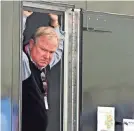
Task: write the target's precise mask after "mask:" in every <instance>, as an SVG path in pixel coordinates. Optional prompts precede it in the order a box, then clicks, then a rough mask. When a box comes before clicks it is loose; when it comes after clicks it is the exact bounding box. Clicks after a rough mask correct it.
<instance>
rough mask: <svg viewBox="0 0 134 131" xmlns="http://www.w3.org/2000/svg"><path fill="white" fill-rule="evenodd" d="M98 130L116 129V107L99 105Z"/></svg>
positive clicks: (113, 130) (109, 130) (112, 130)
mask: <svg viewBox="0 0 134 131" xmlns="http://www.w3.org/2000/svg"><path fill="white" fill-rule="evenodd" d="M97 131H115V108H114V107H98V110H97Z"/></svg>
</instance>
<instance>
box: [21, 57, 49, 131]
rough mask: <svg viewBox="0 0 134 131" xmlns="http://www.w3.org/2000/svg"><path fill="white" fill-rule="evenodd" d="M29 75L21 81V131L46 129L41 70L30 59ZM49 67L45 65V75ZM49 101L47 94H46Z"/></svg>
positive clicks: (46, 119) (43, 130)
mask: <svg viewBox="0 0 134 131" xmlns="http://www.w3.org/2000/svg"><path fill="white" fill-rule="evenodd" d="M29 63H30V69H31V75H30V77H29V78H28V79H26V80H24V81H23V83H22V131H46V127H47V124H48V118H47V111H46V109H45V104H44V89H43V84H42V81H41V76H40V74H41V71H40V70H39V69H38V68H37V67H36V66H35V65H34V64H33V63H32V62H31V61H30V59H29ZM49 72H50V69H49V66H48V67H47V74H46V75H47V77H49V74H50V73H49ZM48 101H49V96H48Z"/></svg>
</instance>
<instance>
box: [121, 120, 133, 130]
mask: <svg viewBox="0 0 134 131" xmlns="http://www.w3.org/2000/svg"><path fill="white" fill-rule="evenodd" d="M123 129H124V131H134V119H123Z"/></svg>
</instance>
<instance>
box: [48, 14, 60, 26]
mask: <svg viewBox="0 0 134 131" xmlns="http://www.w3.org/2000/svg"><path fill="white" fill-rule="evenodd" d="M49 16H50V18H51V26H53V27H54V28H55V27H58V26H59V23H58V15H55V14H51V13H50V14H49Z"/></svg>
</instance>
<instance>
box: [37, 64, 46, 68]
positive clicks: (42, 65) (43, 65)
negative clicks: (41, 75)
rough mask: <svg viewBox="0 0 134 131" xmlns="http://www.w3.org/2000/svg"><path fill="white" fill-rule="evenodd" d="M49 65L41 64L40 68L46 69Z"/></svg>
mask: <svg viewBox="0 0 134 131" xmlns="http://www.w3.org/2000/svg"><path fill="white" fill-rule="evenodd" d="M47 65H48V64H40V65H39V67H40V68H44V67H46V66H47Z"/></svg>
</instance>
